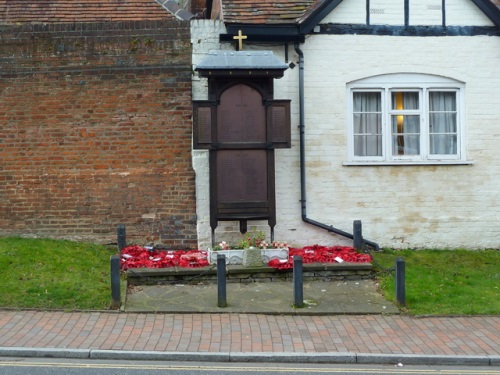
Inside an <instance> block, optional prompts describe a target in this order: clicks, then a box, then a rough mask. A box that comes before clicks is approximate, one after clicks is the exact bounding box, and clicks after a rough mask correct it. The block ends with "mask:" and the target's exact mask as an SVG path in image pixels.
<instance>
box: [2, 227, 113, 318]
mask: <svg viewBox="0 0 500 375" xmlns="http://www.w3.org/2000/svg"><path fill="white" fill-rule="evenodd" d="M114 253H116V248H110V247H104V246H99V245H94V244H88V243H79V242H72V241H56V240H49V239H26V238H12V237H10V238H0V307H4V308H5V307H9V308H34V309H69V310H87V309H89V310H103V309H107V308H109V304H110V300H111V292H110V256H111V255H112V254H114Z"/></svg>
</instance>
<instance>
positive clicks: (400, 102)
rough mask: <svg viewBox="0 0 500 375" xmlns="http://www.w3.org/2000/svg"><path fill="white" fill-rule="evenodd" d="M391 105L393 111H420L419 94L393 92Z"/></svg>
mask: <svg viewBox="0 0 500 375" xmlns="http://www.w3.org/2000/svg"><path fill="white" fill-rule="evenodd" d="M391 103H392V109H393V110H398V111H402V110H410V109H418V108H419V103H418V92H403V91H398V92H392V93H391Z"/></svg>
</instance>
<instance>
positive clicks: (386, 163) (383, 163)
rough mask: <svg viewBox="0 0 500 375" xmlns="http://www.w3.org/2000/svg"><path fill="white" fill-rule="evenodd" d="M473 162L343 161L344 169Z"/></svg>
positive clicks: (472, 162) (468, 161)
mask: <svg viewBox="0 0 500 375" xmlns="http://www.w3.org/2000/svg"><path fill="white" fill-rule="evenodd" d="M472 164H474V160H425V161H424V160H421V161H420V160H419V161H410V160H402V161H361V160H360V161H344V162H343V163H342V165H343V166H345V167H351V166H363V167H368V166H399V165H472Z"/></svg>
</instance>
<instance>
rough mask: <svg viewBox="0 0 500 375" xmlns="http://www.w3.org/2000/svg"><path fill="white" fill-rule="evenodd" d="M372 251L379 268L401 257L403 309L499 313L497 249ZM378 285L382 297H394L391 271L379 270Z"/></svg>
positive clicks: (499, 254) (499, 261)
mask: <svg viewBox="0 0 500 375" xmlns="http://www.w3.org/2000/svg"><path fill="white" fill-rule="evenodd" d="M373 255H374V259H375V261H376V263H378V264H379V267H378V268H379V269H385V268H388V267H392V266H394V263H395V260H396V258H397V257H403V258H404V260H405V270H406V307H405V308H404V310H405V311H407V312H408V313H410V314H414V315H474V314H481V315H498V314H500V251H499V250H481V251H469V250H400V251H396V250H384V251H382V252H379V253H375V254H373ZM379 285H380V289H381V291H382V293H383V294H384V295H385V297H386V298H387V299H388V300H390V301H394V300H395V286H394V285H395V284H394V272H382V273H380V274H379Z"/></svg>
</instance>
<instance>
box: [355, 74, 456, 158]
mask: <svg viewBox="0 0 500 375" xmlns="http://www.w3.org/2000/svg"><path fill="white" fill-rule="evenodd" d="M347 88H348V95H349V100H348V102H349V161H350V162H353V163H355V164H362V163H367V164H368V163H373V162H380V163H390V164H393V163H394V164H398V163H408V164H411V163H453V162H456V161H465V148H464V141H465V140H464V125H463V120H462V116H463V113H462V112H463V107H464V104H463V97H464V93H463V91H464V85H463V84H462V83H460V82H457V81H455V80H450V79H446V78H443V77H437V76H429V75H420V74H392V75H384V76H377V77H371V78H367V79H363V80H360V81H356V82H353V83H350V84H348V86H347ZM347 164H348V163H347Z"/></svg>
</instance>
